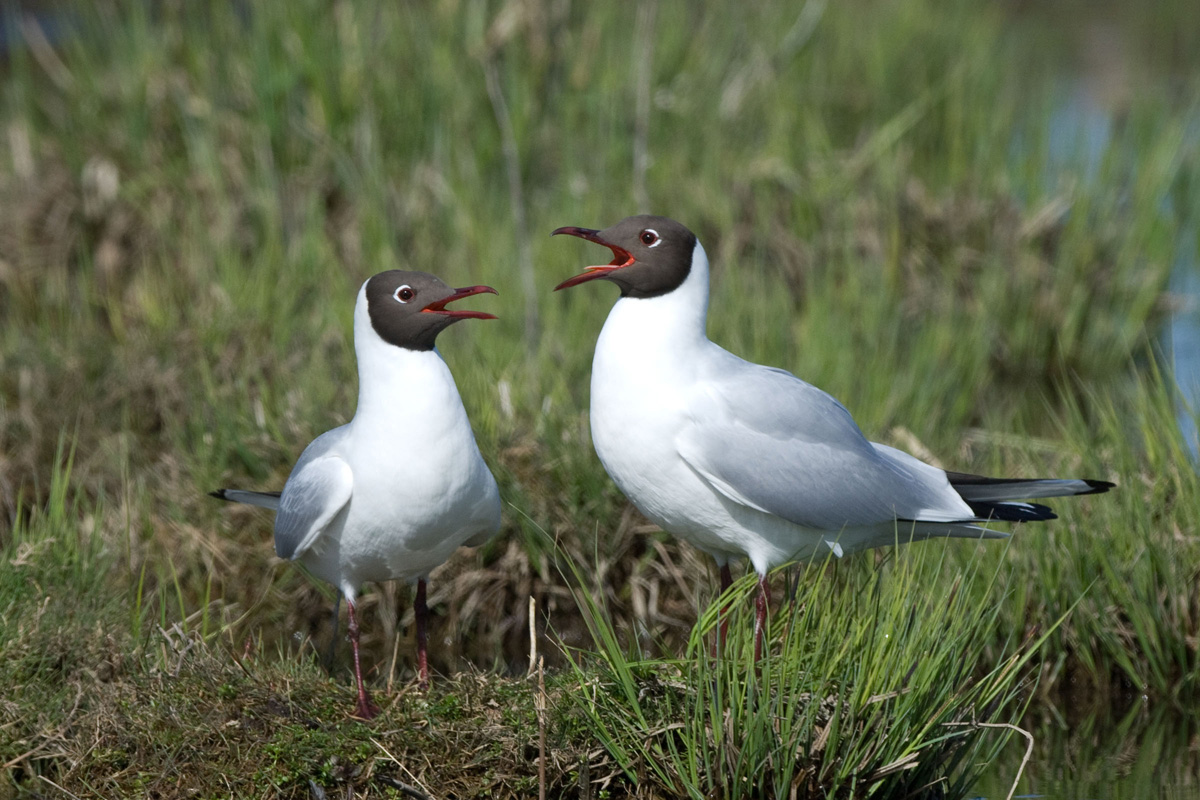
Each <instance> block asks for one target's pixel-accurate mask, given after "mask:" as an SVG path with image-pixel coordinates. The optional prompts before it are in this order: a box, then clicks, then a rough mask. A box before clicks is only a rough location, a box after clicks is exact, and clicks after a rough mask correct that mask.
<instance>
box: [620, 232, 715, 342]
mask: <svg viewBox="0 0 1200 800" xmlns="http://www.w3.org/2000/svg"><path fill="white" fill-rule="evenodd" d="M707 319H708V255H707V254H706V253H705V252H704V248H703V247H702V246H701V245H700V242H696V248H695V250H693V251H692V266H691V269H690V270H688V276H687V278H686V279H685V280H684V281H683V283H682V284H680V285H679V286H678V287H676V288H675V290H674V291H671V292H668V293H667V294H663V295H659V296H658V297H647V298H637V297H622V298H621V299H620V300H618V301H617V303H616V305H614V306H613V309H612V311H611V312H609V315H608V320H607V321H606V322H605V323H604V332H602V333H601V338H602V339H604V338H606V337H609V338H611V334H612V333H615V332H617V331H622V330H623V331H629V332H630V333H631V334H634V335H635V336H636V339H637V341H636V342H630V343H629V344H630V345H631V346H635V347H649V348H655V349H657V348H659V347H662V348H665V349H667V350H670V351H672V352H677V353H678V352H682V351H683V350H686V349H687V348H688V347H689V346H692V347H696V346H700V345H702V344H703V343H704V342H707V341H708V336H707V333H706V331H705V328H706V322H707ZM610 329H611V332H610ZM680 348H683V350H681V349H680Z"/></svg>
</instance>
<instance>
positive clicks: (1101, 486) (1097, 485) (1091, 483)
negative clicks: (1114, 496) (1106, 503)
mask: <svg viewBox="0 0 1200 800" xmlns="http://www.w3.org/2000/svg"><path fill="white" fill-rule="evenodd" d="M1083 482H1084V483H1086V484H1087V485H1088V491H1086V492H1080V494H1104V493H1105V492H1107V491H1108V490H1109V489H1115V488H1117V485H1116V484H1115V483H1112V482H1110V481H1097V480H1092V479H1091V478H1084V479H1083Z"/></svg>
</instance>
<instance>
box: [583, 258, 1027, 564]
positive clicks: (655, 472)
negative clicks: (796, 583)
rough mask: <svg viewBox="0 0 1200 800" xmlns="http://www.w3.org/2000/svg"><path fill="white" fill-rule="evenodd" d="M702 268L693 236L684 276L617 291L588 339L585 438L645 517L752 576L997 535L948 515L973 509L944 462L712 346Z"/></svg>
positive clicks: (969, 517)
mask: <svg viewBox="0 0 1200 800" xmlns="http://www.w3.org/2000/svg"><path fill="white" fill-rule="evenodd" d="M708 271H709V269H708V257H707V255H706V254H705V252H704V248H703V246H701V244H700V243H699V242H697V243H696V246H695V249H694V251H693V254H692V263H691V268H690V270H689V271H688V274H687V277H686V279H685V280H684V281H683V283H682V284H681V285H680V286H679V287H678V288H676V289H674V290H673V291H670V292H668V293H666V294H662V295H659V296H656V297H649V298H636V297H622V298H621V299H619V300H618V301H617V302H616V304H615V305H614V306H613V309H612V311H611V312H610V313H609V315H608V319H607V321H606V322H605V323H604V328H603V330H602V331H601V333H600V338H599V340H598V341H597V343H596V352H595V358H594V360H593V362H592V383H591V426H592V440H593V443H594V445H595V448H596V453H597V455H598V456H599V458H600V460H601V462H602V463H603V464H604V468H605V469H606V470H607V471H608V474H609V475H610V476H611V477H612V479H613V481H614V482H616V484H617V486H618V487H620V489H621V491H623V492H624V493H625V494H626V496H628V497H629V498H630V499H631V500H632V501H633V503H634V505H636V506H637V507H638V509H639V510H640V511H641V512H642V513H643V514H645V515H646V517H648V518H649V519H650V520H651V521H653V522H654V523H656V524H657V525H659V526H660V527H662V528H663V529H664V530H667V531H670V532H671V533H673V534H675V535H677V536H680V537H682V538H683V539H685V540H687V541H688V542H690V543H692V544H693V545H695V546H696V547H698V548H700V549H701V550H704V551H705V552H707V553H709V554H710V555H712V556H713V557H714V558H715V559H716V561H717V562H718V563H719V564H722V565H724V564H726V563H727V562H728V561H729V560H730V559H731V558H734V557H740V556H743V555H744V556H747V557H749V559H750V561H751V563H752V564H753V566H754V569H755V570H756V571H757V572H758V573H759V574H764V573H766V572H767V571H768V570H769V569H770V568H772V567H774V566H778V565H780V564H783V563H785V562H787V561H790V560H793V559H803V558H809V557H811V556H813V555H817V554H820V553H825V552H829V551H833V552H835V553H837V554H838V555H841V554H843V553H849V552H853V551H855V550H861V549H865V548H869V547H878V546H881V545H885V544H891V543H893V542H895V541H897V539H899V540H901V541H907V540H908V539H909V538H910V536H915V537H916V538H927V537H929V536H973V537H980V536H1003V535H1004V534H1002V533H997V532H992V531H987V530H985V529H983V528H980V527H977V526H975V525H971V524H954V525H947V524H945V523H961V522H968V523H969V521H973V520H975V519H976V515H975V514H974V513H973V512H972V510H971V508H970V506H968V505H967V504H966V503H965V502H964V501H963V499H962V497H961V496H959V494H958V493H957V492H956V491H954V489H953V488H951V486H950V483H949V481H948V480H947V478H946V475H945V472H944V471H942V470H940V469H937V468H935V467H932V466H929V465H927V464H925V463H923V462H921V461H918V460H917V459H915V458H913V457H912V456H909V455H908V454H906V453H903V452H901V451H899V450H895V449H893V448H890V447H886V446H884V445H878V444H872V443H871V442H869V441H867V439H866V438H865V437H864V436H863V434H862V432H861V431H860V430H859V428H858V426H857V425H856V424H855V423H854V421H853V419H852V418H851V417H850V414H849V412H848V411H846V409H845V408H844V407H843V406H842V405H841V404H840V403H839V402H838V401H837V400H835V399H834V398H833V397H831V396H830V395H828V394H826V393H825V392H823V391H821V390H820V389H817V388H816V387H814V386H812V385H810V384H808V383H805V382H804V381H802V380H800V379H799V378H797V377H795V376H793V375H791V374H790V373H787V372H785V371H783V370H779V369H773V368H770V367H764V366H761V365H759V364H754V363H751V362H749V361H746V360H744V359H741V358H738V357H737V356H735V355H733V354H732V353H729V352H728V351H726V350H725V349H723V348H721V347H719V346H718V345H716V344H714V343H713V342H711V341H710V340H709V339H708V336H707V335H706V333H705V322H706V318H707V312H708ZM898 518H899V519H903V520H920V521H921V522H934V523H941V524H938V525H936V527H933V526H927V525H922V524H920V523H918V524H917V525H916V526H915V529H914V526H913V524H912V523H911V522H908V523H905V522H901V523H897V521H896V520H897V519H898Z"/></svg>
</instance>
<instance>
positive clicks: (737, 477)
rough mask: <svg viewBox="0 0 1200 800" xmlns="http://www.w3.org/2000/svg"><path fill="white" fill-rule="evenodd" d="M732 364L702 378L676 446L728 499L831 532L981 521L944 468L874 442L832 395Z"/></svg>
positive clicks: (785, 376) (772, 372) (779, 373)
mask: <svg viewBox="0 0 1200 800" xmlns="http://www.w3.org/2000/svg"><path fill="white" fill-rule="evenodd" d="M727 366H728V367H730V368H729V369H728V370H727V371H725V372H724V373H723V374H722V375H721V376H719V377H716V378H713V379H710V380H705V381H700V382H698V384H697V391H696V393H695V395H694V396H693V397H691V398H689V403H688V424H687V425H685V426H684V428H683V430H681V432H680V433H679V435H678V438H677V441H676V444H677V446H678V448H679V453H680V455H681V456H682V458H683V459H684V460H685V461H686V462H687V463H688V465H689V466H691V468H692V469H693V470H695V472H696V473H697V474H698V475H700V477H701V478H703V479H704V480H706V481H707V482H708V483H709V484H710V485H711V486H712V487H713V488H714V489H716V490H717V491H718V492H720V493H721V494H723V495H724V496H725V497H727V498H728V499H730V500H732V501H733V502H735V503H739V504H741V505H744V506H747V507H749V508H754V509H757V510H759V511H762V512H765V513H768V514H774V515H776V516H779V517H783V518H784V519H787V520H789V521H790V522H793V523H795V524H797V525H802V526H804V527H807V528H812V529H815V530H825V531H839V530H841V529H843V528H855V527H863V526H870V525H878V524H882V523H887V522H892V521H895V520H897V519H900V520H910V521H920V522H966V521H972V520H976V519H977V517H976V515H975V514H974V513H973V512H972V510H971V508H970V506H968V505H967V503H965V502H964V501H963V499H962V498H961V497H960V496H959V495H958V493H957V492H955V491H954V489H952V488H951V486H950V483H949V481H948V480H947V479H946V474H945V472H943V471H942V470H940V469H937V468H936V467H932V466H930V465H928V464H925V463H923V462H921V461H919V460H917V459H916V458H913V457H912V456H910V455H908V454H906V453H903V452H901V451H899V450H894V449H892V448H883V449H879V448H877V447H876V446H874V445H872V443H871V442H869V441H868V440H867V439H866V437H865V436H863V434H862V431H861V430H859V428H858V425H857V424H855V422H854V420H853V418H852V417H851V416H850V413H849V412H848V411H847V410H846V409H845V407H844V406H842V404H841V403H839V402H838V401H837V400H835V399H834V398H833V397H831V396H830V395H828V394H826V393H825V392H823V391H821V390H820V389H817V388H816V387H815V386H812V385H810V384H808V383H805V382H804V381H802V380H800V379H799V378H797V377H795V376H794V375H792V374H790V373H788V372H785V371H783V370H778V369H771V368H767V367H761V366H758V365H755V364H751V363H749V362H745V361H741V360H740V359H737V360H736V362H730V363H729V364H727Z"/></svg>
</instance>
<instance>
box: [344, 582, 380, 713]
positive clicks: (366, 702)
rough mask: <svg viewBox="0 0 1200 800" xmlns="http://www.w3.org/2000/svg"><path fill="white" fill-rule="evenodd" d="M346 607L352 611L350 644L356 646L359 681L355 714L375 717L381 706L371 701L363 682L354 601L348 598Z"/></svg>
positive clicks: (357, 676) (355, 655)
mask: <svg viewBox="0 0 1200 800" xmlns="http://www.w3.org/2000/svg"><path fill="white" fill-rule="evenodd" d="M346 608H347V609H348V610H349V612H350V644H351V646H352V647H353V648H354V677H355V679H356V680H357V681H358V705H357V706H356V707H355V710H354V716H356V717H358V718H359V719H374V717H375V716H376V715H377V714H378V713H379V706H377V705H375V704H374V703H372V702H371V698H370V697H368V696H367V687H366V684H364V683H363V676H362V663H361V662H360V661H359V659H358V618H357V617H355V616H354V601H353V600H347V601H346Z"/></svg>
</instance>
